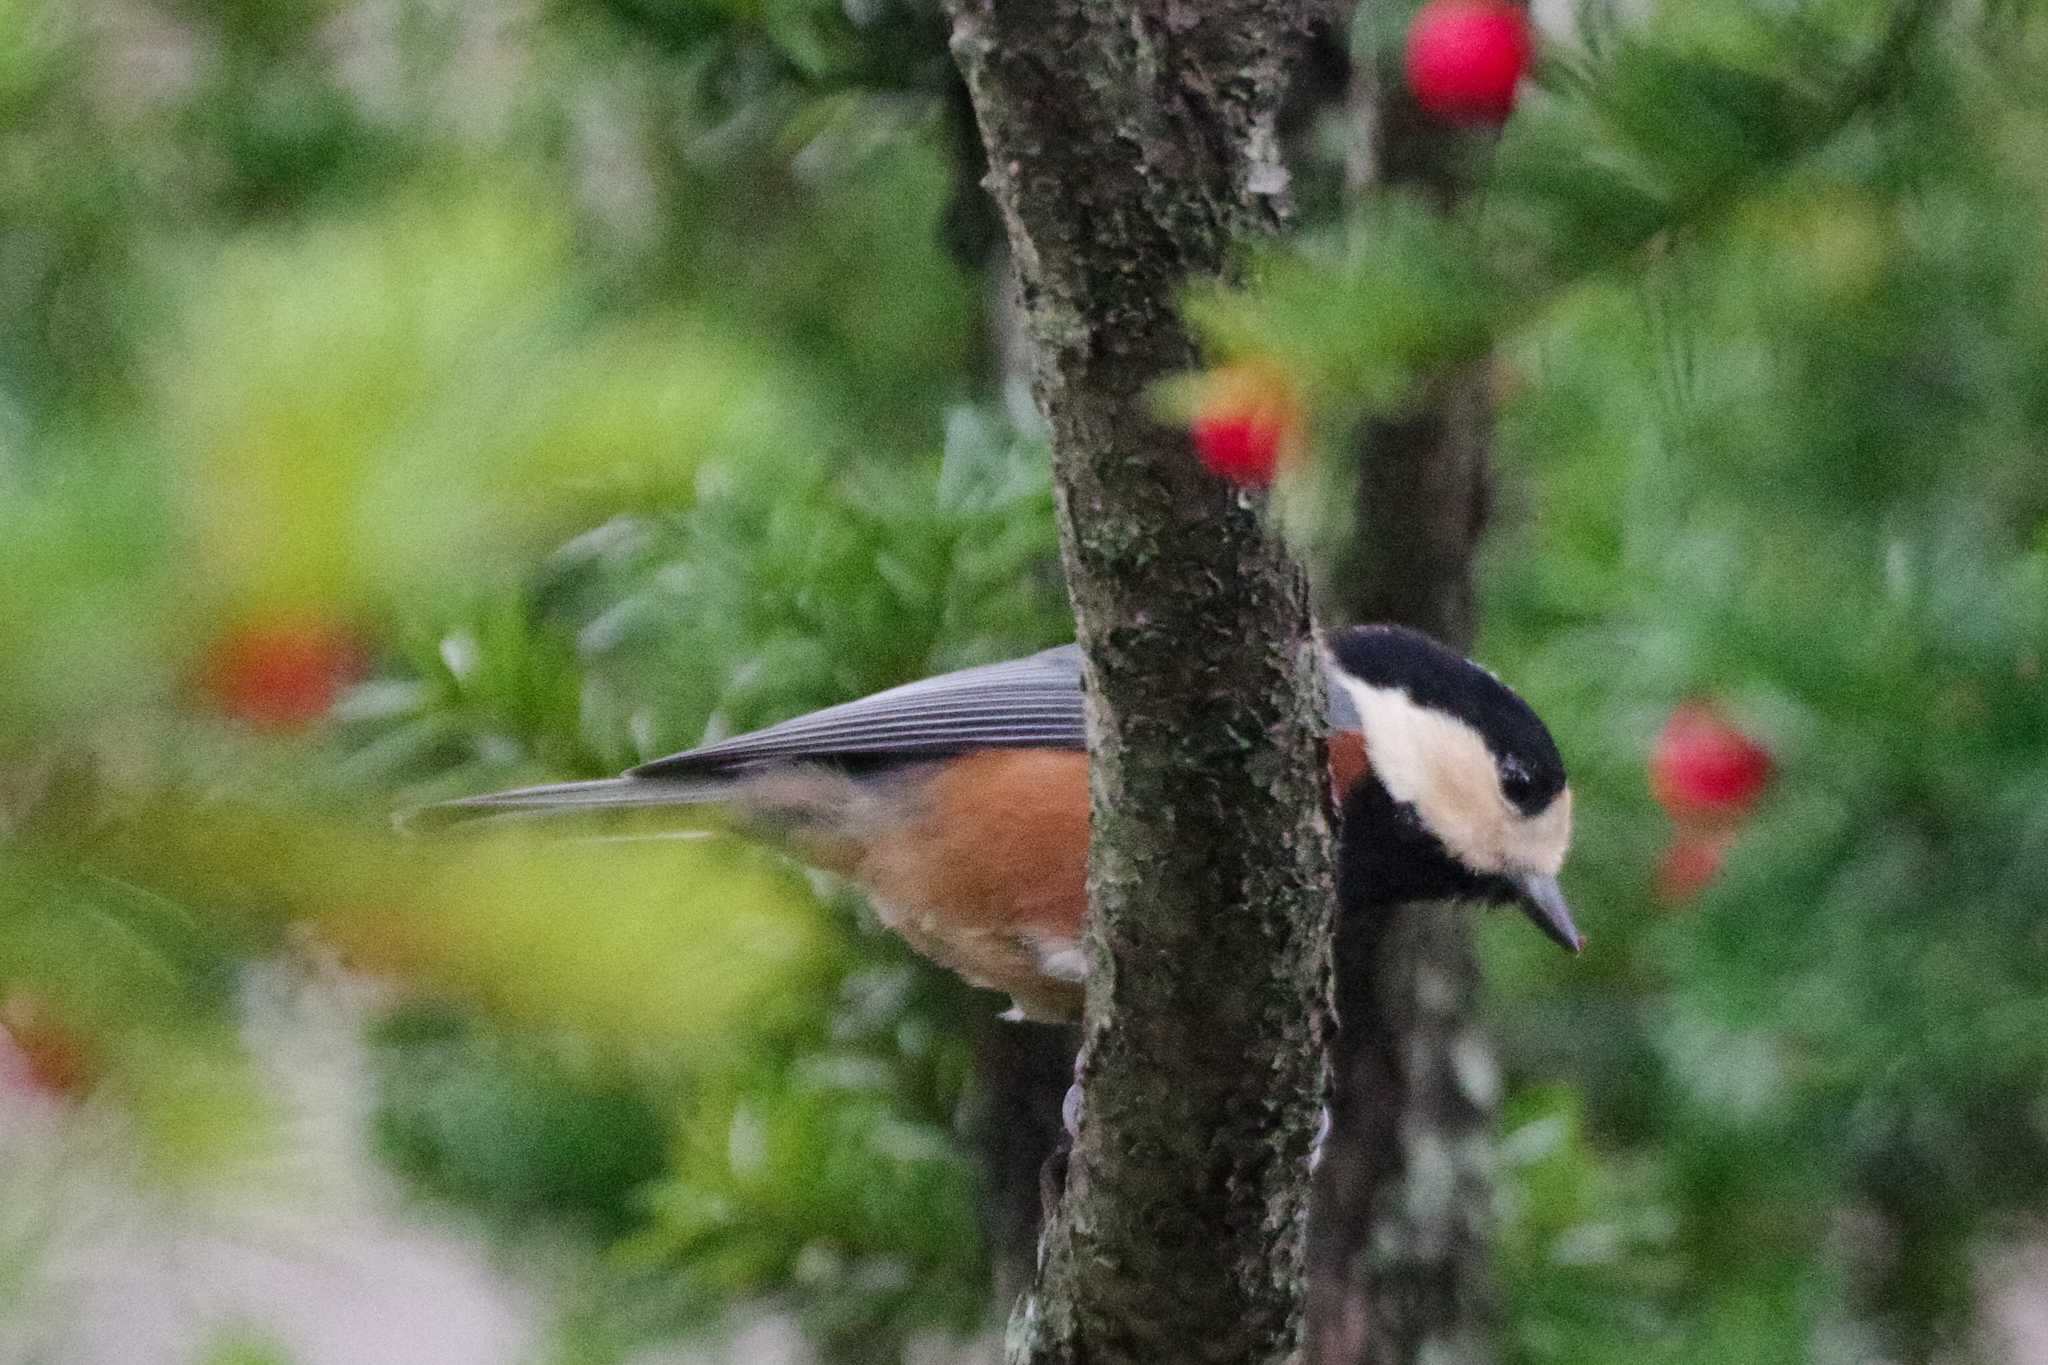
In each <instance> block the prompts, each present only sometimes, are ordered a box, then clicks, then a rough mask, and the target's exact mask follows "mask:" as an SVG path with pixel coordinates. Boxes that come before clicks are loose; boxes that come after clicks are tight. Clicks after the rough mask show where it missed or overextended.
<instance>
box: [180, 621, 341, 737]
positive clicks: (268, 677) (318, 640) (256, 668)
mask: <svg viewBox="0 0 2048 1365" xmlns="http://www.w3.org/2000/svg"><path fill="white" fill-rule="evenodd" d="M362 661H363V651H362V647H361V645H360V642H359V641H358V640H357V638H356V637H355V636H354V635H353V634H351V633H350V632H349V631H347V630H344V629H342V628H341V627H339V626H337V625H334V624H332V623H329V622H321V621H291V622H279V623H268V624H262V625H250V626H243V627H241V628H239V629H237V630H234V631H232V632H230V633H229V634H228V635H227V636H226V637H225V638H223V639H222V640H221V641H220V643H219V644H218V645H217V646H216V647H215V649H214V652H213V655H212V658H211V659H210V660H209V661H208V667H207V676H206V688H207V691H208V692H209V693H210V694H211V695H212V697H213V700H214V702H215V703H216V704H217V705H218V706H219V707H220V709H221V710H223V711H225V712H227V713H228V714H229V715H231V716H233V717H235V718H236V719H237V720H240V721H243V722H245V723H247V724H249V725H253V726H256V727H257V728H259V729H266V730H277V729H291V728H296V727H298V726H303V725H308V724H311V723H312V722H313V721H316V720H318V719H319V718H320V717H321V716H323V715H325V714H326V712H327V708H328V707H329V706H331V705H332V704H333V703H334V699H335V698H336V697H337V696H339V695H340V693H341V690H342V688H343V687H345V686H347V685H348V683H349V682H350V681H351V680H353V679H354V678H355V677H356V675H357V674H358V673H359V672H360V671H361V667H362Z"/></svg>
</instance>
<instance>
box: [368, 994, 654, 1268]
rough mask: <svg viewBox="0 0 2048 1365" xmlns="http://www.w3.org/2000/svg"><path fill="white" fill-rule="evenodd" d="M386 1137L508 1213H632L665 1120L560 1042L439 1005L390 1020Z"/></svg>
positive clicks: (432, 1181)
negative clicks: (522, 1034)
mask: <svg viewBox="0 0 2048 1365" xmlns="http://www.w3.org/2000/svg"><path fill="white" fill-rule="evenodd" d="M374 1041H375V1042H376V1043H377V1044H378V1045H379V1046H380V1047H381V1048H382V1049H384V1051H385V1053H386V1057H385V1060H384V1062H383V1064H382V1066H381V1068H380V1073H379V1079H380V1088H381V1094H380V1100H379V1105H378V1110H377V1114H376V1117H375V1120H374V1123H375V1137H376V1142H377V1145H378V1147H379V1149H380V1151H381V1152H382V1154H383V1155H384V1157H385V1159H386V1160H387V1161H389V1162H390V1163H391V1165H392V1167H393V1168H394V1169H396V1170H398V1171H399V1172H400V1173H402V1174H404V1175H406V1176H408V1177H410V1178H411V1179H412V1180H413V1181H415V1182H416V1183H417V1184H418V1185H419V1186H421V1187H422V1188H423V1189H425V1190H427V1191H428V1192H430V1193H433V1194H435V1195H438V1196H440V1197H442V1198H445V1199H450V1200H453V1201H456V1202H459V1203H466V1204H470V1205H473V1206H477V1207H481V1208H484V1209H487V1210H490V1211H491V1212H493V1213H494V1214H496V1215H497V1216H498V1218H499V1219H501V1220H502V1221H503V1222H504V1223H506V1224H507V1225H509V1226H511V1227H514V1228H516V1227H518V1226H519V1225H521V1224H531V1223H532V1222H533V1221H534V1220H536V1219H542V1218H545V1219H547V1220H549V1221H551V1222H558V1223H574V1222H576V1221H582V1222H585V1223H587V1224H588V1226H589V1227H590V1228H591V1229H592V1230H593V1231H595V1232H596V1233H598V1234H600V1235H614V1236H615V1235H617V1234H618V1233H620V1232H622V1231H624V1230H625V1229H626V1228H627V1227H629V1226H631V1224H632V1223H633V1221H634V1219H635V1216H636V1213H637V1210H636V1207H635V1203H636V1199H637V1196H638V1193H639V1190H640V1187H641V1186H642V1185H644V1184H646V1183H647V1182H649V1181H651V1180H653V1179H654V1178H655V1176H656V1175H658V1174H659V1173H660V1171H661V1169H662V1165H663V1156H664V1152H665V1150H666V1147H667V1142H668V1125H667V1123H666V1121H665V1120H664V1117H663V1115H662V1112H661V1110H660V1108H659V1107H658V1106H657V1105H656V1104H655V1103H654V1102H653V1101H652V1099H651V1097H650V1096H649V1095H648V1094H647V1092H646V1090H645V1089H644V1088H643V1087H641V1086H639V1085H636V1084H634V1083H633V1082H632V1081H631V1080H630V1079H629V1078H627V1077H625V1076H623V1075H619V1074H607V1073H606V1070H605V1068H604V1067H603V1066H602V1065H601V1064H593V1063H592V1062H591V1061H589V1060H581V1064H580V1065H579V1064H578V1063H579V1059H577V1058H575V1057H573V1056H570V1055H565V1049H564V1048H562V1047H548V1046H546V1045H544V1044H543V1043H541V1042H540V1041H538V1040H533V1039H523V1038H518V1037H516V1036H514V1035H512V1034H508V1033H504V1032H498V1031H492V1030H487V1029H485V1028H483V1027H482V1026H481V1025H480V1024H479V1023H478V1022H477V1021H476V1020H475V1019H473V1018H472V1017H470V1016H468V1015H466V1014H463V1013H459V1012H456V1011H453V1010H450V1009H448V1008H447V1007H446V1006H439V1005H425V1004H422V1005H415V1006H411V1007H409V1008H403V1009H400V1010H399V1011H397V1012H396V1013H394V1014H391V1015H389V1016H387V1017H386V1018H385V1019H384V1020H382V1021H381V1022H380V1023H379V1024H378V1026H377V1028H376V1030H375V1034H374Z"/></svg>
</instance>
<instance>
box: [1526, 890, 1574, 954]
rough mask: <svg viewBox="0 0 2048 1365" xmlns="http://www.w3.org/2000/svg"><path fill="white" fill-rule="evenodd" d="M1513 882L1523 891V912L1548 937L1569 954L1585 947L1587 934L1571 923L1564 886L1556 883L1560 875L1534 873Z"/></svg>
mask: <svg viewBox="0 0 2048 1365" xmlns="http://www.w3.org/2000/svg"><path fill="white" fill-rule="evenodd" d="M1513 881H1514V883H1515V889H1516V890H1518V891H1520V892H1521V900H1520V901H1518V902H1517V904H1519V905H1520V906H1521V907H1522V913H1523V914H1525V915H1527V916H1528V917H1529V918H1530V919H1531V920H1533V921H1534V922H1535V924H1536V927H1537V928H1538V929H1541V930H1542V931H1543V935H1544V937H1545V938H1548V939H1549V940H1550V941H1551V942H1552V943H1555V944H1557V945H1558V947H1560V948H1563V949H1564V950H1565V951H1566V952H1569V953H1576V952H1578V951H1579V950H1580V949H1581V948H1583V947H1585V946H1586V936H1585V935H1584V934H1582V933H1580V932H1579V926H1578V925H1576V924H1573V923H1572V911H1571V907H1570V906H1568V905H1566V904H1565V903H1564V888H1562V887H1560V886H1559V885H1558V884H1557V878H1555V877H1538V876H1533V875H1531V876H1523V877H1516V878H1513Z"/></svg>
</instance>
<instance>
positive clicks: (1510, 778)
mask: <svg viewBox="0 0 2048 1365" xmlns="http://www.w3.org/2000/svg"><path fill="white" fill-rule="evenodd" d="M1500 790H1501V794H1502V795H1503V796H1505V797H1507V799H1508V800H1510V801H1512V802H1514V803H1515V805H1517V806H1519V807H1522V808H1524V809H1526V808H1527V807H1528V804H1529V802H1531V801H1532V800H1534V799H1535V797H1536V778H1535V775H1534V774H1532V773H1531V772H1530V771H1529V770H1528V768H1526V767H1524V766H1523V765H1522V763H1521V761H1520V760H1518V759H1513V758H1504V759H1502V760H1501V761H1500Z"/></svg>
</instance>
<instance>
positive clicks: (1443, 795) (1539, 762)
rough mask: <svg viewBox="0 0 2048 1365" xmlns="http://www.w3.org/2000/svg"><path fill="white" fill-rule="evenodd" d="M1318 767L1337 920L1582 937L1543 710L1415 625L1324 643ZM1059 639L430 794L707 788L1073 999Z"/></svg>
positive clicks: (1573, 943) (1075, 855) (928, 948)
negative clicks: (1329, 787)
mask: <svg viewBox="0 0 2048 1365" xmlns="http://www.w3.org/2000/svg"><path fill="white" fill-rule="evenodd" d="M1325 671H1326V675H1327V682H1328V684H1329V686H1328V693H1329V723H1330V729H1331V738H1330V750H1329V752H1330V773H1331V779H1332V781H1333V782H1334V784H1335V786H1336V791H1337V797H1338V804H1339V810H1340V814H1341V821H1342V824H1341V832H1340V837H1339V842H1338V852H1337V862H1338V868H1337V879H1338V896H1339V902H1340V904H1341V905H1342V907H1343V910H1344V913H1345V914H1347V915H1355V914H1359V913H1370V912H1372V911H1373V910H1374V909H1376V908H1383V907H1385V906H1389V905H1392V904H1395V903H1398V902H1402V901H1411V900H1424V899H1463V900H1475V901H1489V902H1496V903H1505V904H1513V905H1517V906H1519V907H1520V908H1521V909H1522V910H1523V911H1524V912H1525V913H1527V914H1528V916H1529V917H1530V918H1531V919H1532V920H1534V921H1535V923H1536V925H1537V927H1538V928H1540V929H1542V930H1543V932H1544V933H1545V934H1547V935H1549V936H1550V937H1551V938H1552V939H1554V940H1555V941H1556V942H1558V943H1559V944H1561V945H1563V946H1564V947H1566V948H1568V949H1570V950H1572V951H1574V952H1576V951H1578V949H1579V948H1580V947H1581V946H1582V943H1583V940H1582V939H1581V937H1580V935H1579V931H1578V929H1577V928H1576V927H1575V926H1574V925H1573V924H1572V919H1571V913H1570V911H1569V910H1568V909H1567V908H1566V906H1565V901H1564V897H1563V895H1562V893H1561V892H1560V891H1559V889H1558V884H1557V875H1558V871H1559V869H1560V868H1561V867H1562V866H1563V863H1564V856H1565V849H1566V846H1567V845H1568V844H1569V842H1570V839H1571V804H1572V801H1571V789H1570V788H1569V787H1567V786H1566V785H1565V775H1564V763H1563V761H1562V760H1561V759H1560V758H1559V757H1558V752H1557V745H1556V744H1555V743H1554V742H1553V741H1552V740H1551V737H1550V732H1549V731H1548V730H1546V729H1545V728H1544V726H1543V722H1542V721H1541V720H1539V719H1537V717H1536V713H1535V712H1534V711H1532V710H1530V709H1529V706H1528V703H1526V702H1524V701H1523V700H1522V699H1521V698H1520V697H1518V696H1516V695H1515V693H1514V692H1512V691H1510V690H1509V689H1508V687H1507V686H1506V685H1505V684H1504V683H1502V682H1501V681H1500V679H1498V678H1496V677H1494V675H1493V674H1491V673H1489V672H1488V671H1487V670H1485V669H1484V668H1481V667H1480V666H1479V665H1477V664H1475V663H1472V662H1471V661H1470V660H1467V659H1465V658H1462V657H1460V656H1459V655H1457V654H1455V653H1453V652H1451V651H1450V650H1448V649H1445V648H1444V647H1443V646H1441V645H1439V644H1437V643H1435V642H1434V641H1432V640H1430V639H1428V638H1427V637H1426V636H1423V635H1419V634H1417V633H1416V632H1414V631H1411V630H1405V629H1402V628H1400V627H1395V626H1354V627H1351V628H1349V629H1346V630H1343V631H1339V632H1338V633H1336V634H1335V635H1333V636H1332V637H1331V638H1330V640H1329V642H1328V650H1327V654H1326V669H1325ZM1085 742H1086V741H1085V735H1084V727H1083V721H1082V694H1081V656H1080V652H1079V651H1078V649H1076V648H1075V647H1074V646H1072V645H1066V646H1063V647H1061V648H1058V649H1049V650H1046V651H1044V652H1043V653H1040V654H1033V655H1031V656H1029V657H1028V658H1023V659H1016V660H1012V661H1011V662H1009V663H1000V664H990V665H988V666H986V667H982V668H969V669H964V670H962V671H960V672H957V673H947V674H944V675H942V676H940V677H936V678H928V679H926V680H925V681H923V682H915V683H910V684H908V685H906V686H903V687H897V688H892V689H890V690H889V691H887V692H878V693H876V694H875V695H874V696H871V697H864V698H862V699H861V700H859V701H852V702H847V703H845V704H844V705H841V706H833V707H828V708H826V709H825V710H822V711H816V712H813V713H811V714H810V715H805V716H798V717H797V718H796V719H794V720H788V721H784V722H783V723H781V724H780V725H773V726H770V727H768V728H767V729H765V730H756V731H753V732H752V733H750V734H744V735H739V736H736V737H735V738H732V739H726V740H721V741H719V742H718V743H715V744H707V745H704V746H703V747H701V748H697V749H691V750H689V751H688V752H686V753H680V754H674V755H671V756H670V757H668V758H662V759H656V760H655V761H653V762H651V763H646V764H642V765H641V766H640V767H637V768H635V769H633V770H632V771H631V772H629V773H627V774H626V775H625V776H623V777H617V778H611V779H608V780H605V781H599V782H568V783H560V784H556V785H552V786H544V787H527V788H523V789H520V790H517V791H505V792H495V793H492V794H489V795H485V796H473V797H468V798H465V799H462V800H458V801H452V802H447V803H444V804H442V805H439V806H435V807H430V808H429V809H428V811H427V812H423V814H424V815H426V816H427V818H429V819H432V820H435V821H436V822H445V821H448V820H459V819H464V818H474V817H491V816H496V817H516V816H519V815H521V814H560V813H564V812H577V811H594V810H602V809H618V808H630V807H642V808H652V807H664V806H688V805H705V804H717V805H721V806H725V807H727V808H729V809H730V810H732V811H733V812H734V813H735V814H736V815H737V817H738V822H739V826H740V828H741V829H742V831H743V832H746V833H749V834H753V835H758V836H761V837H766V838H773V839H775V840H776V841H778V842H781V843H783V844H784V845H785V846H787V847H789V848H791V849H793V850H794V851H795V852H796V854H797V855H798V856H799V857H801V858H802V859H803V860H804V861H806V862H808V863H810V864H812V865H813V866H816V867H819V868H822V869H825V870H827V871H830V872H835V873H838V874H840V875H842V876H845V877H848V878H850V879H852V880H853V881H855V882H857V883H859V884H860V885H861V886H862V887H864V888H865V889H866V890H867V892H868V894H869V896H870V897H871V898H872V900H873V903H874V906H875V911H876V913H877V915H879V917H880V918H881V920H882V922H883V923H884V924H886V925H888V926H889V928H891V929H893V930H895V931H896V932H897V933H898V934H901V935H902V936H903V937H904V938H905V939H906V940H908V941H909V943H910V944H911V946H912V947H914V948H916V949H917V950H918V951H919V952H921V953H923V954H924V955H925V956H927V957H929V958H931V959H932V960H933V961H935V962H937V963H939V964H940V965H942V966H945V967H948V968H950V969H952V970H953V971H955V972H958V973H959V974H960V975H961V976H963V977H965V978H966V979H967V980H969V981H971V982H973V983H974V984H976V985H978V986H986V987H988V988H990V989H993V990H998V991H1004V992H1007V993H1008V994H1009V995H1010V997H1011V998H1012V1000H1013V1001H1014V1002H1015V1006H1016V1010H1015V1013H1016V1015H1017V1017H1020V1018H1026V1019H1043V1020H1064V1019H1072V1018H1075V1017H1077V1016H1078V1014H1079V1012H1080V1007H1081V998H1082V987H1083V983H1084V981H1085V979H1086V976H1087V971H1086V958H1085V955H1084V954H1083V952H1082V948H1081V920H1082V915H1083V914H1084V912H1085V911H1086V909H1087V904H1088V898H1087V890H1086V879H1087V862H1088V832H1089V796H1088V757H1087V753H1086V749H1085Z"/></svg>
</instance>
